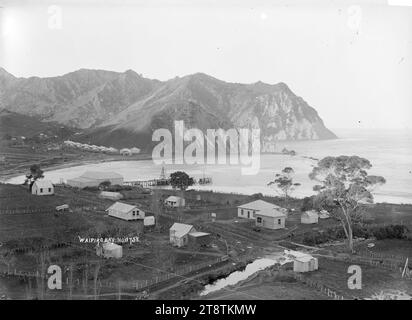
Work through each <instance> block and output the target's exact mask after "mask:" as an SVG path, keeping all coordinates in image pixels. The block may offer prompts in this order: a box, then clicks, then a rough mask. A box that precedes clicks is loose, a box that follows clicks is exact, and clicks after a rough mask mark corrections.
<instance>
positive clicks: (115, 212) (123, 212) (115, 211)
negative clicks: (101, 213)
mask: <svg viewBox="0 0 412 320" xmlns="http://www.w3.org/2000/svg"><path fill="white" fill-rule="evenodd" d="M106 211H107V212H108V214H109V216H110V217H115V218H119V219H122V220H126V221H133V220H144V218H145V212H144V211H143V210H141V209H139V208H138V207H137V206H133V205H131V204H127V203H123V202H116V203H114V204H113V205H111V206H110V207H109V208H107V209H106Z"/></svg>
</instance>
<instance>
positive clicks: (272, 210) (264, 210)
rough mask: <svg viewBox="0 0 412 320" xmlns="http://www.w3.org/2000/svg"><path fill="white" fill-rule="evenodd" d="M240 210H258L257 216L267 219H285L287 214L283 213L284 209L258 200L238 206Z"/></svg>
mask: <svg viewBox="0 0 412 320" xmlns="http://www.w3.org/2000/svg"><path fill="white" fill-rule="evenodd" d="M238 208H243V209H250V210H256V211H258V212H256V213H255V214H256V215H262V216H267V217H274V218H276V217H285V216H286V215H285V213H284V212H283V210H284V209H283V208H281V207H279V206H277V205H275V204H273V203H270V202H266V201H263V200H256V201H252V202H249V203H245V204H243V205H240V206H238Z"/></svg>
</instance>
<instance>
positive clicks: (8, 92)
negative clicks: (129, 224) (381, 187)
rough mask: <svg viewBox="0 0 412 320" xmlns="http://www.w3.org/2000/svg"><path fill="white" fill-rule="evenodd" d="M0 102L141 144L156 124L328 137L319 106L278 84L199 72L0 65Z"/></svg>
mask: <svg viewBox="0 0 412 320" xmlns="http://www.w3.org/2000/svg"><path fill="white" fill-rule="evenodd" d="M0 84H1V88H0V107H3V108H6V109H8V110H12V111H14V112H18V113H21V114H25V115H28V116H35V117H36V118H37V119H39V120H41V121H43V122H44V121H55V122H58V123H61V124H64V125H68V126H71V127H77V128H82V129H88V130H87V134H86V135H84V136H83V137H84V138H85V139H87V140H88V141H93V142H94V143H99V144H103V145H104V144H107V143H109V144H110V145H117V146H128V145H136V143H132V144H130V140H132V139H134V141H138V142H139V144H140V146H141V147H144V146H146V145H148V144H149V142H150V141H151V134H152V132H153V131H154V130H155V129H158V128H168V129H172V128H173V123H174V121H175V120H184V122H185V126H186V127H188V128H192V127H195V128H199V129H201V130H206V129H209V128H212V129H213V128H224V129H228V128H243V127H247V128H260V129H261V139H262V142H263V150H264V151H270V150H271V148H272V147H273V145H274V144H275V142H276V141H278V140H305V139H308V140H313V139H333V138H336V136H335V135H334V134H333V133H332V132H331V131H330V130H328V129H327V128H326V127H325V125H324V123H323V121H322V119H321V118H320V116H319V115H318V113H317V112H316V110H315V109H314V108H312V107H311V106H309V105H308V104H307V103H306V102H305V101H304V100H303V99H302V98H301V97H299V96H297V95H296V94H294V93H293V92H292V91H291V90H290V89H289V87H288V86H287V85H286V84H284V83H278V84H274V85H270V84H266V83H263V82H257V83H253V84H240V83H228V82H225V81H221V80H219V79H216V78H213V77H211V76H208V75H206V74H203V73H197V74H193V75H188V76H185V77H181V78H180V77H176V78H174V79H171V80H169V81H166V82H161V81H158V80H151V79H147V78H144V77H142V76H141V75H139V74H137V73H136V72H134V71H132V70H128V71H126V72H123V73H119V72H111V71H104V70H86V69H81V70H78V71H75V72H71V73H68V74H65V75H63V76H60V77H53V78H38V77H31V78H27V79H26V78H16V77H14V76H12V75H11V74H9V73H8V72H7V71H5V70H4V69H0Z"/></svg>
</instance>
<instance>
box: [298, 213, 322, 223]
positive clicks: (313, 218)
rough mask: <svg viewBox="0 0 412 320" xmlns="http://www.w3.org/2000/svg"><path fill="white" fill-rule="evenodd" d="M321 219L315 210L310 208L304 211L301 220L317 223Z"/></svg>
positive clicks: (302, 221)
mask: <svg viewBox="0 0 412 320" xmlns="http://www.w3.org/2000/svg"><path fill="white" fill-rule="evenodd" d="M318 221H319V215H318V213H317V212H316V211H315V210H310V211H306V212H304V213H302V215H301V217H300V222H301V223H303V224H315V223H318Z"/></svg>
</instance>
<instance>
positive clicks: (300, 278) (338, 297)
mask: <svg viewBox="0 0 412 320" xmlns="http://www.w3.org/2000/svg"><path fill="white" fill-rule="evenodd" d="M292 276H293V278H294V279H295V280H297V281H299V282H301V283H303V284H305V285H307V286H309V287H311V288H312V289H315V290H317V291H319V292H321V293H322V294H324V295H326V296H328V297H329V298H331V299H333V300H351V299H353V297H350V298H349V297H345V296H344V295H343V294H341V293H338V292H336V291H335V290H332V289H331V288H329V287H327V286H325V285H324V284H322V283H321V282H319V281H316V280H312V279H309V278H308V277H305V276H304V275H302V274H300V273H295V272H293V273H292Z"/></svg>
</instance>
